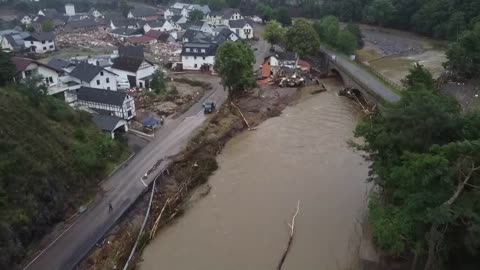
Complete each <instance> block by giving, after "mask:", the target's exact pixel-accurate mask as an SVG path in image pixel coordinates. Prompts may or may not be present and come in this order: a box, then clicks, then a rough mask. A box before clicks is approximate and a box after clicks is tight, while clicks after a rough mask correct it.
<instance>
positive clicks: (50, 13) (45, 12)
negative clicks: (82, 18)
mask: <svg viewBox="0 0 480 270" xmlns="http://www.w3.org/2000/svg"><path fill="white" fill-rule="evenodd" d="M38 15H40V16H45V17H48V18H55V17H58V16H60V14H59V13H58V11H57V10H56V9H54V8H44V9H41V10H39V11H38Z"/></svg>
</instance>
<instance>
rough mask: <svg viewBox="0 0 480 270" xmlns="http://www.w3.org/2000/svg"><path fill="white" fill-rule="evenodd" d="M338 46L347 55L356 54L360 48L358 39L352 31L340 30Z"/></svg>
mask: <svg viewBox="0 0 480 270" xmlns="http://www.w3.org/2000/svg"><path fill="white" fill-rule="evenodd" d="M336 46H337V48H338V49H339V50H340V51H342V52H344V53H346V54H349V55H351V54H354V53H355V49H356V48H357V47H358V43H357V38H356V37H355V36H354V35H353V34H352V33H350V31H347V30H340V32H338V34H337V41H336Z"/></svg>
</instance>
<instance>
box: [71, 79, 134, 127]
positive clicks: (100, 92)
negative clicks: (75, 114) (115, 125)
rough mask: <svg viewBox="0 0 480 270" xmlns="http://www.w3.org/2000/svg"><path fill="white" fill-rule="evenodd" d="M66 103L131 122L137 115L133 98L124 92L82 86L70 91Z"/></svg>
mask: <svg viewBox="0 0 480 270" xmlns="http://www.w3.org/2000/svg"><path fill="white" fill-rule="evenodd" d="M66 101H67V102H68V103H69V104H71V105H72V106H75V107H80V106H81V107H86V108H89V109H92V110H101V112H103V113H104V114H107V113H108V114H109V115H112V116H116V117H119V118H122V119H125V120H130V119H132V118H134V117H135V115H136V112H135V101H134V99H133V97H132V96H130V95H128V94H127V93H126V92H123V91H108V90H104V89H97V88H90V87H85V86H82V87H80V88H79V89H76V90H72V91H68V92H67V93H66Z"/></svg>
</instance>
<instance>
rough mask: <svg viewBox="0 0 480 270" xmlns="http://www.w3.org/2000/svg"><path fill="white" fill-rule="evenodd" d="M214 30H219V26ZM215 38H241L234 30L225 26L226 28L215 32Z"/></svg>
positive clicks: (233, 39) (217, 39) (224, 39)
mask: <svg viewBox="0 0 480 270" xmlns="http://www.w3.org/2000/svg"><path fill="white" fill-rule="evenodd" d="M214 30H217V28H215V29H214ZM214 36H215V37H214V40H215V41H216V42H218V41H220V40H222V39H223V41H227V40H230V41H233V42H235V41H237V40H239V39H240V38H239V37H238V36H237V35H236V34H235V33H234V32H232V30H230V29H229V28H228V27H225V28H221V29H220V31H218V32H217V31H215V32H214Z"/></svg>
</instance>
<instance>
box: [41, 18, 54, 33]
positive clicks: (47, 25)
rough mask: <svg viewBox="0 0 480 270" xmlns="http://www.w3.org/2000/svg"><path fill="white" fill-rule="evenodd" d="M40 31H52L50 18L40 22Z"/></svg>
mask: <svg viewBox="0 0 480 270" xmlns="http://www.w3.org/2000/svg"><path fill="white" fill-rule="evenodd" d="M42 31H43V32H51V31H53V22H52V20H46V21H44V22H43V23H42Z"/></svg>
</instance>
